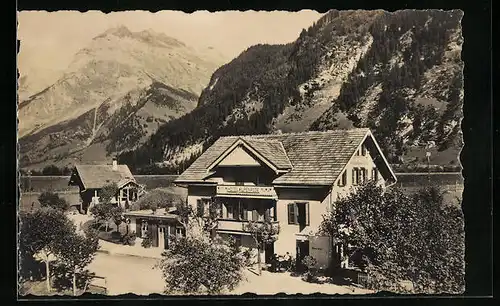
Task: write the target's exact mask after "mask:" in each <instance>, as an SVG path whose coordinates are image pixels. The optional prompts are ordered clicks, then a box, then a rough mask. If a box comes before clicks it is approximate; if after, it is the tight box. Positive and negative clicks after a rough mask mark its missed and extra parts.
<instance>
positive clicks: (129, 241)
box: [122, 232, 137, 245]
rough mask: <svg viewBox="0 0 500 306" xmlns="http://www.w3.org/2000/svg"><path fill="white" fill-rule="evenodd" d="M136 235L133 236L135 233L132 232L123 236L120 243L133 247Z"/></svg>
mask: <svg viewBox="0 0 500 306" xmlns="http://www.w3.org/2000/svg"><path fill="white" fill-rule="evenodd" d="M136 238H137V237H136V235H135V232H132V233H128V234H125V235H123V237H122V243H123V244H124V245H134V244H135V239H136Z"/></svg>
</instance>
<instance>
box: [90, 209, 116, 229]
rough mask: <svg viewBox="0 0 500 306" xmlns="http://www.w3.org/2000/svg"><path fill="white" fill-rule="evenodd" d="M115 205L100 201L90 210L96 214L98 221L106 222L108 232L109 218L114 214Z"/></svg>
mask: <svg viewBox="0 0 500 306" xmlns="http://www.w3.org/2000/svg"><path fill="white" fill-rule="evenodd" d="M112 209H113V206H112V205H110V204H107V203H99V204H96V205H94V206H92V208H90V212H91V213H92V215H93V216H94V218H95V219H96V221H97V222H99V223H102V222H104V223H105V224H106V232H107V231H108V224H109V219H110V218H111V217H112V216H113V214H112Z"/></svg>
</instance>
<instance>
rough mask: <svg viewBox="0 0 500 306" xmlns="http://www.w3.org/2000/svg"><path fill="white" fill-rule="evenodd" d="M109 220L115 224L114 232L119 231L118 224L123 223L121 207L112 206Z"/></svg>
mask: <svg viewBox="0 0 500 306" xmlns="http://www.w3.org/2000/svg"><path fill="white" fill-rule="evenodd" d="M110 215H111V219H113V222H114V223H115V224H116V231H117V232H119V231H120V228H119V226H120V224H122V222H123V208H122V207H121V206H113V207H111V210H110Z"/></svg>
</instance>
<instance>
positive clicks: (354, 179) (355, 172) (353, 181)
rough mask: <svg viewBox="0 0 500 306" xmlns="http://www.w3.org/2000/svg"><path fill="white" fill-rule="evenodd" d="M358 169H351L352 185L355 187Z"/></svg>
mask: <svg viewBox="0 0 500 306" xmlns="http://www.w3.org/2000/svg"><path fill="white" fill-rule="evenodd" d="M357 170H358V169H356V168H352V184H353V185H356V183H357V172H358V171H357Z"/></svg>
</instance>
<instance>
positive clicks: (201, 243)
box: [160, 236, 244, 294]
mask: <svg viewBox="0 0 500 306" xmlns="http://www.w3.org/2000/svg"><path fill="white" fill-rule="evenodd" d="M243 267H244V258H243V256H242V255H241V254H239V252H238V249H236V248H234V247H231V245H230V244H229V243H228V242H227V241H224V240H223V239H221V238H220V237H215V238H214V239H211V238H208V237H207V236H186V237H181V238H173V239H172V242H171V243H170V245H169V249H168V250H167V251H165V253H164V254H163V258H162V260H161V262H160V268H161V270H162V272H163V277H164V279H165V281H166V288H167V289H166V291H167V292H168V293H176V292H179V293H182V294H199V293H207V294H220V293H222V292H223V291H227V290H233V289H234V288H235V287H236V286H237V285H238V284H239V282H240V281H241V280H242V279H243V273H242V270H243Z"/></svg>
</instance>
